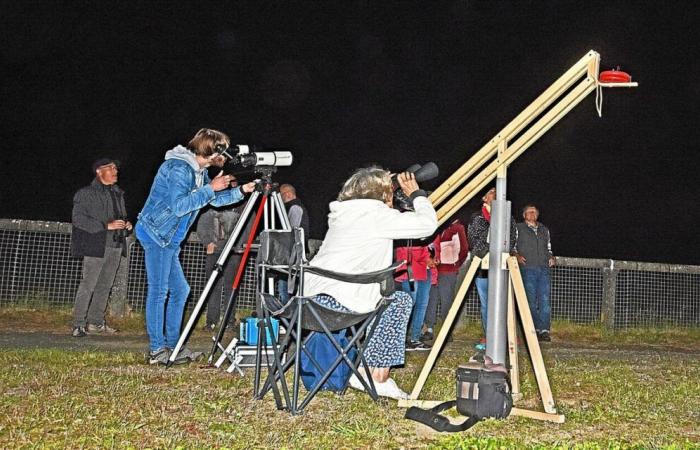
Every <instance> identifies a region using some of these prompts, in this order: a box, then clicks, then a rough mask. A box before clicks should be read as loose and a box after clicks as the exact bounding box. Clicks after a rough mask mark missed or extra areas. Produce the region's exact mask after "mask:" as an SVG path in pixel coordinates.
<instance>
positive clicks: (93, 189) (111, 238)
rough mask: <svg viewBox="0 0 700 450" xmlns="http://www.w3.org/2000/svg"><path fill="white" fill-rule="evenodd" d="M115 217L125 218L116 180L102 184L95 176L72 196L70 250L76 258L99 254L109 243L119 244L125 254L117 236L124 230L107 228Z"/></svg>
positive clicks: (115, 245)
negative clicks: (111, 183)
mask: <svg viewBox="0 0 700 450" xmlns="http://www.w3.org/2000/svg"><path fill="white" fill-rule="evenodd" d="M113 199H114V200H116V208H115V205H114V204H113ZM117 219H126V206H125V204H124V191H122V190H121V189H120V188H119V186H117V185H116V184H113V185H109V186H108V185H104V184H102V183H100V181H99V180H98V179H97V178H95V179H94V180H93V181H92V183H90V185H89V186H85V187H84V188H82V189H80V190H79V191H78V192H76V193H75V196H74V197H73V213H72V219H71V221H72V233H71V254H72V255H73V256H74V257H76V258H80V257H83V256H94V257H97V258H101V257H103V256H104V254H105V247H107V246H109V247H122V248H123V249H124V250H123V252H124V255H125V256H126V251H125V250H126V246H124V245H122V242H123V241H122V240H121V239H123V238H124V237H125V235H124V233H126V231H125V230H110V231H108V230H107V224H108V223H109V222H111V221H113V220H117Z"/></svg>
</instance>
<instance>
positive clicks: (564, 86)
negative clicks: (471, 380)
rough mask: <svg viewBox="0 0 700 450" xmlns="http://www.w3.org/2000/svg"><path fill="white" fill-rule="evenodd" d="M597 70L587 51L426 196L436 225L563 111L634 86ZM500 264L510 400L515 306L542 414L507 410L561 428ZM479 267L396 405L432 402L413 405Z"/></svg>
mask: <svg viewBox="0 0 700 450" xmlns="http://www.w3.org/2000/svg"><path fill="white" fill-rule="evenodd" d="M599 68H600V54H598V53H597V52H595V51H593V50H590V51H589V52H588V53H587V54H586V55H585V56H583V57H582V58H581V59H580V60H579V61H578V62H576V63H575V64H574V65H573V66H571V68H569V69H568V70H567V71H566V72H564V74H563V75H562V76H561V77H559V79H557V80H556V81H555V82H554V83H552V85H551V86H549V87H548V88H547V89H546V90H545V91H544V92H543V93H542V94H540V96H539V97H537V98H536V99H535V100H534V101H533V102H532V103H531V104H530V105H528V106H527V107H526V108H525V109H524V110H523V111H522V112H521V113H520V114H518V115H517V116H516V117H515V119H513V120H512V121H511V122H510V123H509V124H508V125H506V126H505V127H504V128H503V129H502V130H501V131H499V132H498V133H497V134H496V136H494V137H493V138H492V139H491V140H490V141H488V142H487V143H486V144H485V145H484V146H483V147H481V149H479V151H477V152H476V153H475V154H474V155H473V156H472V157H471V158H469V160H467V162H465V163H464V164H462V166H461V167H459V169H457V170H456V171H455V173H453V174H452V175H451V176H450V177H449V178H447V180H445V181H444V182H443V183H442V184H441V185H440V186H439V187H438V188H437V189H435V191H433V193H432V194H431V195H430V201H431V202H432V203H433V206H434V207H435V209H436V211H437V218H438V223H439V224H443V223H445V222H446V221H447V220H448V219H449V218H450V217H452V216H453V215H454V214H455V213H456V212H457V211H459V209H460V208H462V207H463V206H464V205H465V204H466V203H467V202H468V201H469V200H471V198H472V197H474V195H476V194H477V193H478V192H480V191H481V190H483V189H484V188H485V187H486V186H487V185H488V184H489V183H491V182H492V181H493V180H494V179H495V178H496V177H505V176H506V170H507V168H508V166H510V164H512V163H513V162H514V161H515V160H516V159H517V158H518V157H519V156H520V155H521V154H523V152H525V150H527V149H528V148H530V147H531V146H532V144H534V143H535V142H536V141H537V140H538V139H539V138H540V137H541V136H542V135H543V134H544V133H546V132H547V131H548V130H549V129H550V128H552V127H553V126H554V125H555V124H556V123H557V122H559V120H561V119H562V118H563V117H564V116H565V115H566V114H568V113H569V111H571V110H572V109H573V108H574V107H575V106H576V105H578V104H579V103H581V101H583V99H584V98H586V97H587V96H588V94H590V93H591V92H593V91H595V90H596V89H597V88H600V87H635V86H637V83H600V82H599V81H598V72H599ZM487 256H488V255H487ZM503 260H505V261H506V264H507V266H508V271H509V275H510V277H509V278H510V282H509V283H508V315H507V321H508V324H507V334H508V354H509V361H510V375H511V384H512V388H513V396H514V398H519V397H520V395H521V394H520V380H519V372H518V357H517V355H518V343H517V337H516V334H517V333H516V325H517V321H516V318H515V311H516V306H517V311H518V313H519V315H520V319H521V322H522V325H523V330H524V332H525V340H526V343H527V346H528V349H529V352H530V356H531V359H532V363H533V370H534V372H535V377H536V379H537V385H538V388H539V391H540V395H541V397H542V403H543V407H544V410H545V412H537V411H529V410H524V409H519V408H513V410H512V414H513V415H519V416H525V417H530V418H533V419H538V420H547V421H552V422H556V423H562V422H564V416H563V415H560V414H557V412H556V408H555V403H554V398H553V396H552V391H551V388H550V385H549V378H548V377H547V371H546V369H545V366H544V362H543V360H542V352H541V351H540V346H539V342H538V340H537V334H536V332H535V328H534V324H533V322H532V315H531V314H530V309H529V306H528V302H527V297H526V295H525V289H524V287H523V282H522V278H521V276H520V270H519V268H518V263H517V260H516V259H515V258H513V257H508V256H507V255H504V257H503ZM480 263H481V260H480V259H479V258H474V259H473V260H472V263H471V265H470V267H469V270H468V271H467V275H466V277H465V278H464V280H463V282H462V284H461V286H460V287H459V289H458V290H457V293H456V296H455V299H454V300H453V302H452V307H451V308H450V311H449V312H448V314H447V317H446V318H445V323H444V324H443V326H442V329H441V330H440V333H439V334H438V337H437V339H436V340H435V343H434V344H433V348H432V349H431V351H430V354H429V355H428V359H427V360H426V363H425V364H424V366H423V369H422V371H421V373H420V375H419V376H418V380H417V381H416V385H415V386H414V388H413V391H412V393H411V396H410V398H409V399H408V400H400V401H399V406H403V407H409V406H422V407H428V406H429V405H431V404H432V405H433V406H434V404H435V402H431V401H424V400H418V396H419V395H420V392H421V390H422V389H423V386H424V385H425V382H426V380H427V378H428V375H429V373H430V371H431V370H432V367H433V365H434V364H435V360H436V359H437V356H438V354H439V353H440V350H441V349H442V347H443V345H444V344H445V340H446V338H447V334H448V333H449V330H450V328H451V326H452V324H453V323H454V320H455V319H456V317H457V313H458V312H459V309H460V307H461V305H462V301H463V299H464V298H465V297H466V293H467V288H468V287H469V285H470V283H471V281H472V279H473V278H474V275H475V273H476V270H477V269H478V267H479V264H480Z"/></svg>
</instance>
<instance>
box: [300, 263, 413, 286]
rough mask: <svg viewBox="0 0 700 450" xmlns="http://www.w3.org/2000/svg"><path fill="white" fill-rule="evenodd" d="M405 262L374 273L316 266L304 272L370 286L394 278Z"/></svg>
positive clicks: (305, 269) (309, 267) (308, 267)
mask: <svg viewBox="0 0 700 450" xmlns="http://www.w3.org/2000/svg"><path fill="white" fill-rule="evenodd" d="M404 262H405V261H397V262H395V263H394V264H392V265H391V266H389V267H387V268H385V269H380V270H375V271H374V272H366V273H342V272H334V271H332V270H326V269H321V268H320V267H315V266H304V272H307V273H313V274H316V275H320V276H322V277H326V278H332V279H334V280H338V281H345V282H347V283H358V284H368V283H380V282H382V281H384V280H386V278H387V277H388V276H391V277H392V278H393V273H394V271H395V270H396V269H397V268H398V267H399V266H401V265H402V264H403V263H404Z"/></svg>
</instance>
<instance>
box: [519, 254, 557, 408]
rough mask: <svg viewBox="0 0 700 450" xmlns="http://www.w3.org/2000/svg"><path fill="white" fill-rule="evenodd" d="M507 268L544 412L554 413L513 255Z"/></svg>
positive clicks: (538, 346)
mask: <svg viewBox="0 0 700 450" xmlns="http://www.w3.org/2000/svg"><path fill="white" fill-rule="evenodd" d="M508 269H509V271H510V279H511V282H512V286H513V290H514V291H515V300H516V302H517V305H518V312H519V313H520V319H521V321H522V324H523V331H524V332H525V340H526V342H527V348H528V350H529V351H530V359H531V360H532V368H533V370H534V371H535V378H536V379H537V386H538V387H539V389H540V396H541V397H542V404H543V406H544V410H545V411H546V412H548V413H550V414H556V412H557V409H556V408H555V406H554V397H553V396H552V389H551V387H550V386H549V378H548V377H547V369H546V368H545V366H544V360H543V359H542V351H541V350H540V343H539V341H538V340H537V333H536V332H535V325H534V323H533V321H532V314H530V305H529V304H528V303H527V295H526V294H525V286H524V285H523V278H522V276H521V275H520V268H519V267H518V260H517V259H516V258H515V257H514V256H511V257H510V258H508Z"/></svg>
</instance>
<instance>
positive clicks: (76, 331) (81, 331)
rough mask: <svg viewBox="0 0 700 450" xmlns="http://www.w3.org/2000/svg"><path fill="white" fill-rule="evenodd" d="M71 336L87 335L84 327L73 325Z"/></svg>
mask: <svg viewBox="0 0 700 450" xmlns="http://www.w3.org/2000/svg"><path fill="white" fill-rule="evenodd" d="M71 336H73V337H85V336H87V332H86V331H85V327H73V331H72V332H71Z"/></svg>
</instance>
